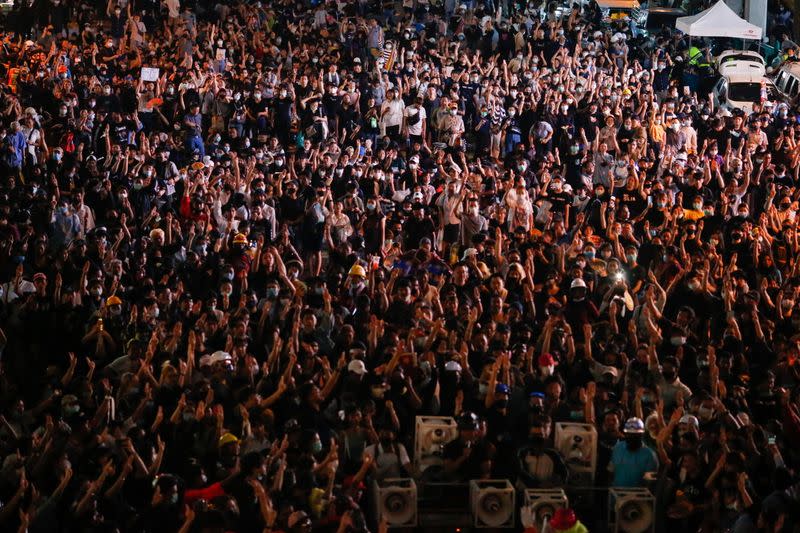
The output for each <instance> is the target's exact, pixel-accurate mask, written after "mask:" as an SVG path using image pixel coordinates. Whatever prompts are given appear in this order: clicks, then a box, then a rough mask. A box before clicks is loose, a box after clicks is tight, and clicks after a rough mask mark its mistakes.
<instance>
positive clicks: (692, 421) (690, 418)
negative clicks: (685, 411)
mask: <svg viewBox="0 0 800 533" xmlns="http://www.w3.org/2000/svg"><path fill="white" fill-rule="evenodd" d="M678 423H679V424H689V425H691V426H694V427H695V429H700V422H699V421H698V420H697V417H696V416H694V415H683V416H682V417H681V419H680V420H678Z"/></svg>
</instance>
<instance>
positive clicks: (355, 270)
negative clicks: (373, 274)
mask: <svg viewBox="0 0 800 533" xmlns="http://www.w3.org/2000/svg"><path fill="white" fill-rule="evenodd" d="M347 275H348V276H358V277H360V278H366V277H367V271H366V270H364V267H363V266H361V265H359V264H358V263H356V264H355V265H353V266H352V267H350V272H348V273H347Z"/></svg>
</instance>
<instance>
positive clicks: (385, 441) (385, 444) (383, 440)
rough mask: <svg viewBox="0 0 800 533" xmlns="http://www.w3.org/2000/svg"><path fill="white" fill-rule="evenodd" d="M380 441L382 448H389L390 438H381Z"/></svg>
mask: <svg viewBox="0 0 800 533" xmlns="http://www.w3.org/2000/svg"><path fill="white" fill-rule="evenodd" d="M380 440H381V446H382V447H383V448H388V447H390V446H391V445H392V438H391V437H388V438H387V437H383V438H381V439H380Z"/></svg>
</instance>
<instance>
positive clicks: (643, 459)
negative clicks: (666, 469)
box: [608, 417, 658, 487]
mask: <svg viewBox="0 0 800 533" xmlns="http://www.w3.org/2000/svg"><path fill="white" fill-rule="evenodd" d="M644 432H645V428H644V422H642V420H641V419H640V418H636V417H632V418H629V419H628V420H627V421H626V422H625V425H624V426H623V429H622V433H623V435H624V440H621V441H619V442H618V443H617V444H616V445H615V446H614V449H613V450H612V452H611V461H610V462H609V465H608V468H609V471H610V472H612V473H613V479H612V482H611V486H612V487H641V486H643V484H644V475H645V474H646V473H647V472H656V471H658V457H657V456H656V453H655V452H654V451H653V450H651V449H650V448H648V447H647V446H645V445H644Z"/></svg>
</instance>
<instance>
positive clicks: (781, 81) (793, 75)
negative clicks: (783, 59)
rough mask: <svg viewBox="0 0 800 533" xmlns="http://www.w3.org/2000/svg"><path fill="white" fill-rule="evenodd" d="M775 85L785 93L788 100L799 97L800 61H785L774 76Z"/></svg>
mask: <svg viewBox="0 0 800 533" xmlns="http://www.w3.org/2000/svg"><path fill="white" fill-rule="evenodd" d="M773 80H774V82H775V87H777V89H778V90H779V91H780V92H781V93H783V95H784V96H785V97H786V100H787V101H788V102H792V101H794V100H795V99H797V95H798V94H800V63H796V62H791V63H784V64H783V65H781V67H780V68H779V69H778V73H777V74H775V76H774V77H773Z"/></svg>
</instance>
